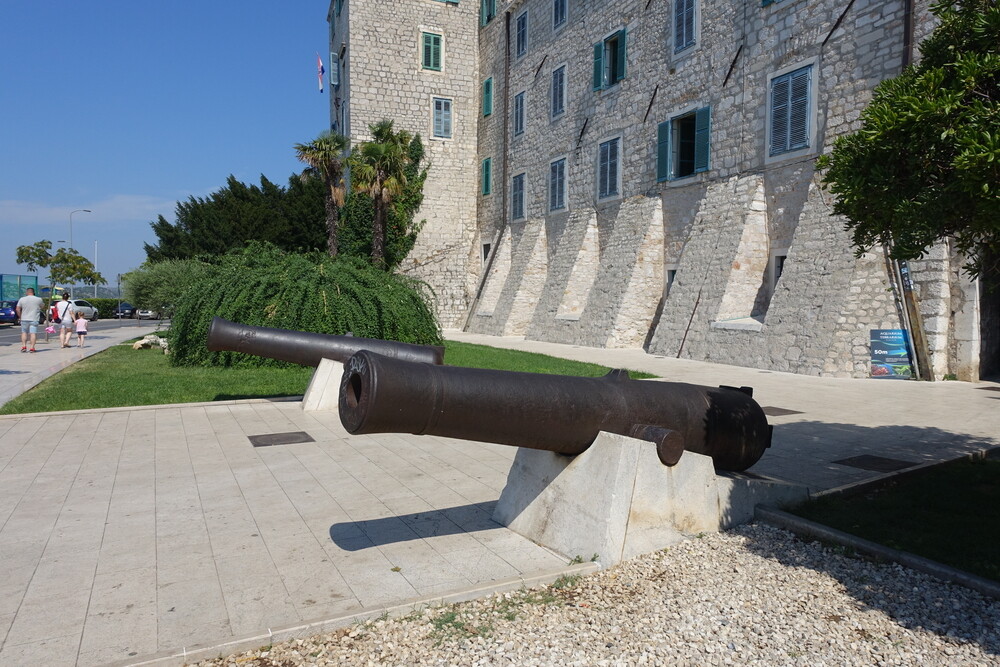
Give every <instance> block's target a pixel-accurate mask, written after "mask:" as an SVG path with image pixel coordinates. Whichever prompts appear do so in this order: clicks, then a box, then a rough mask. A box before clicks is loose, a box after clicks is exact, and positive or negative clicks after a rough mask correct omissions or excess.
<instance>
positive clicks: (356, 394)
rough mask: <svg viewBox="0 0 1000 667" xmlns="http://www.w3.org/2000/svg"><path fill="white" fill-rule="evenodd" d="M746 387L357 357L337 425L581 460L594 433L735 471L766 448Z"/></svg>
mask: <svg viewBox="0 0 1000 667" xmlns="http://www.w3.org/2000/svg"><path fill="white" fill-rule="evenodd" d="M752 393H753V390H752V389H750V388H749V387H741V388H736V387H724V386H723V387H718V388H714V387H703V386H699V385H692V384H685V383H680V382H658V381H641V380H632V379H630V378H629V377H628V373H627V372H626V371H623V370H613V371H611V372H610V373H608V374H607V375H605V376H604V377H600V378H578V377H567V376H563V375H544V374H540V373H520V372H514V371H494V370H482V369H476V368H460V367H456V366H433V365H430V364H423V363H414V362H411V361H404V360H402V359H398V358H397V359H391V358H388V357H385V356H381V355H379V354H375V353H373V352H371V351H367V350H361V351H359V352H357V353H356V354H355V355H354V356H352V357H351V358H350V359H349V360H348V361H347V363H346V364H345V365H344V376H343V378H342V380H341V386H340V398H339V407H340V421H341V423H342V424H343V425H344V428H345V429H347V431H348V432H349V433H352V434H363V433H414V434H417V435H422V434H430V435H440V436H446V437H450V438H461V439H464V440H478V441H482V442H492V443H497V444H502V445H513V446H517V447H527V448H530V449H541V450H547V451H551V452H557V453H560V454H568V455H575V454H580V453H582V452H584V451H585V450H586V449H587V447H589V446H590V445H591V444H592V443H593V442H594V440H595V439H596V438H597V435H598V433H599V432H600V431H607V432H609V433H617V434H620V435H626V436H631V437H634V438H638V439H640V440H647V441H650V442H652V443H654V444H655V445H656V452H657V455H658V457H659V459H660V461H661V462H662V463H663V464H664V465H674V464H676V463H677V461H678V460H679V459H680V456H681V454H683V452H684V451H691V452H697V453H699V454H705V455H707V456H710V457H712V460H713V462H714V464H715V468H716V469H717V470H728V471H735V472H739V471H743V470H746V469H747V468H749V467H750V466H752V465H753V464H754V463H756V462H757V460H758V459H760V457H761V456H762V455H763V453H764V450H765V449H766V448H768V447H769V446H770V445H771V427H770V426H769V425H768V423H767V417H766V416H765V415H764V411H763V410H762V409H761V407H760V405H758V404H757V402H756V401H755V400H754V399H753V397H752Z"/></svg>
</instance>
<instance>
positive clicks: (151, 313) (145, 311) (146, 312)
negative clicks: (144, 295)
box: [135, 308, 160, 320]
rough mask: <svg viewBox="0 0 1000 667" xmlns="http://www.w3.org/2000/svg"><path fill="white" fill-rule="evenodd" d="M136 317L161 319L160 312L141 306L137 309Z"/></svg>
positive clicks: (138, 318)
mask: <svg viewBox="0 0 1000 667" xmlns="http://www.w3.org/2000/svg"><path fill="white" fill-rule="evenodd" d="M135 319H137V320H158V319H160V314H159V313H158V312H156V311H155V310H150V309H149V308H140V309H139V310H137V311H135Z"/></svg>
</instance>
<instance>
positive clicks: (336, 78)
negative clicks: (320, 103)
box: [330, 51, 340, 88]
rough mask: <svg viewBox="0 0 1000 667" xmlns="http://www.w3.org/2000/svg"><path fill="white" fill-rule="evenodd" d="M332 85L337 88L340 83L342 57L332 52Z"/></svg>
mask: <svg viewBox="0 0 1000 667" xmlns="http://www.w3.org/2000/svg"><path fill="white" fill-rule="evenodd" d="M330 85H331V86H333V87H334V88H336V87H337V86H339V85H340V57H339V56H338V55H337V54H336V53H334V52H333V51H331V52H330Z"/></svg>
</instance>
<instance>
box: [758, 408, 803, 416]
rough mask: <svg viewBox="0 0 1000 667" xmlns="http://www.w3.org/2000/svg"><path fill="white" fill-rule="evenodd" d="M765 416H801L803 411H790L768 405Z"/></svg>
mask: <svg viewBox="0 0 1000 667" xmlns="http://www.w3.org/2000/svg"><path fill="white" fill-rule="evenodd" d="M764 414H765V415H767V416H768V417H781V416H784V415H801V414H802V411H801V410H789V409H788V408H776V407H774V406H773V405H768V406H767V407H765V408H764Z"/></svg>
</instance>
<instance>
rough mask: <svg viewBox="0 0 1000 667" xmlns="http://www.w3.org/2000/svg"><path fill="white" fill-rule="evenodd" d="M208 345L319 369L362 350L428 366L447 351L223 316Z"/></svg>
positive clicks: (215, 349) (215, 321)
mask: <svg viewBox="0 0 1000 667" xmlns="http://www.w3.org/2000/svg"><path fill="white" fill-rule="evenodd" d="M207 345H208V349H209V350H212V351H213V352H218V351H223V350H228V351H231V352H243V353H245V354H253V355H256V356H258V357H267V358H269V359H278V360H280V361H288V362H291V363H293V364H300V365H302V366H319V362H320V360H322V359H333V360H334V361H340V362H344V361H347V360H348V359H350V357H351V355H353V354H354V353H355V352H357V351H358V350H371V351H373V352H377V353H378V354H380V355H383V356H385V357H390V358H396V359H401V360H405V361H410V362H422V363H427V364H441V363H443V360H444V348H443V347H439V346H434V345H415V344H413V343H398V342H395V341H389V340H379V339H376V338H357V337H355V336H334V335H331V334H320V333H312V332H308V331H291V330H289V329H274V328H271V327H255V326H251V325H249V324H237V323H235V322H230V321H229V320H224V319H222V318H221V317H215V318H213V319H212V324H211V325H210V326H209V328H208V342H207Z"/></svg>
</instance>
